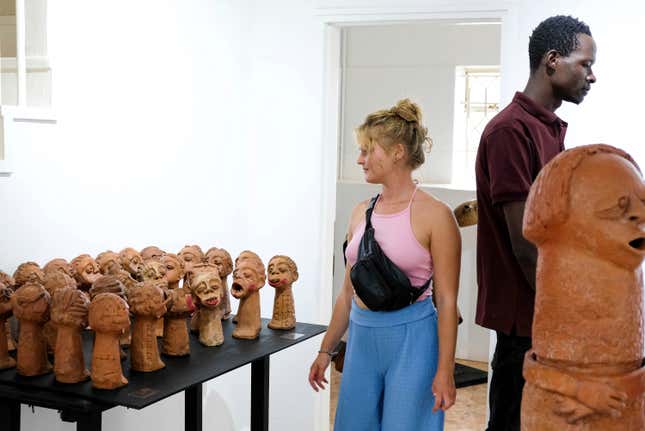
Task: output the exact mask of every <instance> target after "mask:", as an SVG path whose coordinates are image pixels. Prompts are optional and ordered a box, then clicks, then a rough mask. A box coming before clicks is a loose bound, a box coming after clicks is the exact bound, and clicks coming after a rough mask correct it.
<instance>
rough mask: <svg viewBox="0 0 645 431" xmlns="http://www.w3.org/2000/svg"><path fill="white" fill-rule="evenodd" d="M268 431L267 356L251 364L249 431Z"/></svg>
mask: <svg viewBox="0 0 645 431" xmlns="http://www.w3.org/2000/svg"><path fill="white" fill-rule="evenodd" d="M268 430H269V356H265V357H263V358H260V359H256V360H255V361H253V362H251V431H268Z"/></svg>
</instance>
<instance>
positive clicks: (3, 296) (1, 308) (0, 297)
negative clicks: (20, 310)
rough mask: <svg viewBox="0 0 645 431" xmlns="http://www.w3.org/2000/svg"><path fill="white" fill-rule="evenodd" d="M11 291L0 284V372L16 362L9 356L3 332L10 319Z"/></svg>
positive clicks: (4, 332) (13, 365) (11, 366)
mask: <svg viewBox="0 0 645 431" xmlns="http://www.w3.org/2000/svg"><path fill="white" fill-rule="evenodd" d="M12 294H13V290H12V289H11V288H10V287H9V286H6V285H5V284H4V283H2V282H0V370H4V369H7V368H13V367H15V366H16V361H15V360H14V359H13V358H12V357H11V356H9V345H8V342H7V336H8V335H9V336H10V334H7V331H6V330H5V326H6V322H7V319H8V318H9V317H11V314H12V310H11V295H12Z"/></svg>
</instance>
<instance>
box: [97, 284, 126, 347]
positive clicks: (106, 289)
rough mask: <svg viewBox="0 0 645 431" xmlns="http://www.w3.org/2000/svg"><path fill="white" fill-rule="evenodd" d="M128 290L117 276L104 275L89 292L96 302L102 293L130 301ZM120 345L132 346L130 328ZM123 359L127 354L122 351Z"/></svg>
mask: <svg viewBox="0 0 645 431" xmlns="http://www.w3.org/2000/svg"><path fill="white" fill-rule="evenodd" d="M127 292H128V289H126V287H125V285H124V284H123V283H122V282H121V280H120V279H119V277H118V276H116V275H102V276H100V277H99V278H98V279H97V280H96V281H95V282H94V284H92V288H91V289H90V291H89V294H90V299H91V300H94V298H95V297H96V296H98V295H100V294H101V293H113V294H115V295H117V296H119V297H120V298H122V299H123V300H124V301H127V300H128V296H127ZM119 343H120V344H121V346H124V347H127V346H129V345H130V329H129V327H128V329H127V330H125V331H123V334H122V335H121V337H120V339H119ZM120 355H121V359H125V357H126V354H125V352H124V351H123V350H121V351H120Z"/></svg>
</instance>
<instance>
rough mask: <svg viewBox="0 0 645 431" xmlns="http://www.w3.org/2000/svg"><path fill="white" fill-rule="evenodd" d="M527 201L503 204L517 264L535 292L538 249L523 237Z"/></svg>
mask: <svg viewBox="0 0 645 431" xmlns="http://www.w3.org/2000/svg"><path fill="white" fill-rule="evenodd" d="M525 203H526V202H525V201H514V202H505V203H503V204H502V209H503V210H504V218H505V219H506V228H507V229H508V235H509V236H510V238H511V246H512V247H513V254H514V255H515V259H517V263H519V264H520V268H522V273H524V277H525V278H526V281H527V282H528V283H529V286H531V289H533V290H535V267H536V265H537V248H535V246H534V245H533V244H532V243H530V242H529V241H527V240H526V239H525V238H524V236H523V235H522V220H523V218H524V204H525Z"/></svg>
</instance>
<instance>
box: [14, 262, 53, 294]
mask: <svg viewBox="0 0 645 431" xmlns="http://www.w3.org/2000/svg"><path fill="white" fill-rule="evenodd" d="M13 279H14V283H15V287H16V288H18V287H20V286H22V285H23V284H25V283H27V282H33V283H40V284H43V283H44V282H45V273H44V272H43V270H42V269H40V266H38V264H37V263H36V262H25V263H21V264H20V265H18V268H16V271H15V272H14V273H13Z"/></svg>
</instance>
